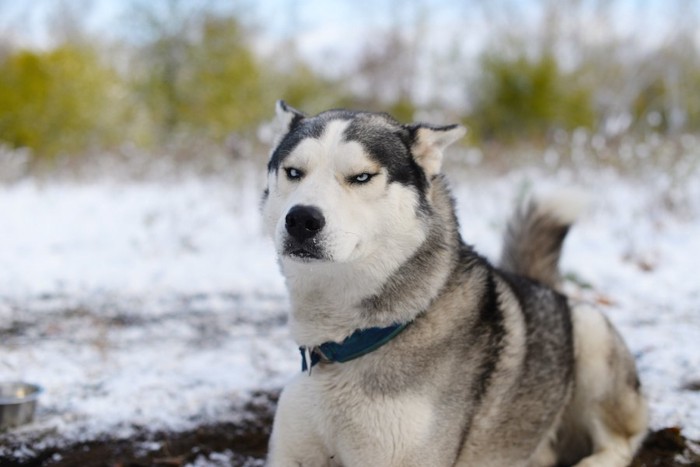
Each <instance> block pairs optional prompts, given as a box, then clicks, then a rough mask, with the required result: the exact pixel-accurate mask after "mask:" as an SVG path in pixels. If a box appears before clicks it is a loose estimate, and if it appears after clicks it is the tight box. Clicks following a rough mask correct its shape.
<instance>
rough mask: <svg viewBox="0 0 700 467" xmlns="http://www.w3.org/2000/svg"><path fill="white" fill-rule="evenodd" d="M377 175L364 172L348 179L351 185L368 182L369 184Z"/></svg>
mask: <svg viewBox="0 0 700 467" xmlns="http://www.w3.org/2000/svg"><path fill="white" fill-rule="evenodd" d="M375 175H376V174H371V173H367V172H363V173H361V174H357V175H353V176H351V177H349V178H348V181H349V182H350V183H359V184H362V183H367V182H369V181H370V180H372V177H374V176H375Z"/></svg>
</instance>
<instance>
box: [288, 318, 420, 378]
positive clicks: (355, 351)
mask: <svg viewBox="0 0 700 467" xmlns="http://www.w3.org/2000/svg"><path fill="white" fill-rule="evenodd" d="M409 324H411V322H410V321H409V322H408V323H403V324H394V325H392V326H388V327H386V328H369V329H358V330H357V331H355V332H353V333H352V334H351V335H350V336H348V337H347V338H345V340H343V342H341V343H337V342H325V343H323V344H321V345H318V346H316V347H299V351H300V352H301V371H307V370H308V371H309V372H311V368H313V367H314V366H315V365H316V364H317V363H320V362H323V363H334V362H339V363H345V362H349V361H350V360H354V359H356V358H359V357H362V356H363V355H366V354H368V353H370V352H373V351H375V350H377V349H378V348H379V347H381V346H383V345H384V344H386V343H387V342H389V341H390V340H392V339H393V338H394V337H396V336H398V335H399V334H400V333H401V331H403V330H404V329H406V327H407V326H408V325H409ZM307 354H308V361H307ZM309 363H310V366H309Z"/></svg>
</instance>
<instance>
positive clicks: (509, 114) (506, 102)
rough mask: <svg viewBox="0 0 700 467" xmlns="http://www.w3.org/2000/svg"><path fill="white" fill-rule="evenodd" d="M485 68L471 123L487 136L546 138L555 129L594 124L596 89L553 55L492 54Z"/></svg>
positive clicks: (474, 91)
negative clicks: (593, 92)
mask: <svg viewBox="0 0 700 467" xmlns="http://www.w3.org/2000/svg"><path fill="white" fill-rule="evenodd" d="M481 66H482V74H481V76H480V79H479V80H477V82H476V85H475V86H474V88H473V89H472V95H473V96H474V98H475V102H474V107H473V111H472V113H471V115H470V117H469V124H470V126H471V127H472V129H474V130H475V132H476V133H477V135H478V136H479V137H481V138H482V139H487V140H491V139H499V140H506V141H513V140H515V139H519V138H523V139H524V138H527V139H543V138H546V137H547V135H548V134H549V133H550V132H551V131H552V130H554V129H565V130H573V129H575V128H578V127H587V128H590V127H592V126H593V124H594V112H593V107H592V103H591V102H592V99H591V91H590V90H589V89H587V88H586V87H584V86H581V85H579V84H578V83H577V80H576V79H575V76H574V75H572V74H566V73H564V72H562V71H561V69H560V68H559V64H558V62H557V60H556V58H555V57H554V56H553V55H552V54H548V53H545V54H543V55H542V56H541V57H538V58H535V59H532V58H530V57H528V56H527V55H525V54H524V53H520V54H518V55H517V56H515V57H514V58H510V57H507V56H505V55H497V54H493V53H487V54H485V55H484V56H483V57H482V60H481Z"/></svg>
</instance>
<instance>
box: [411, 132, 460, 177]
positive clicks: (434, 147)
mask: <svg viewBox="0 0 700 467" xmlns="http://www.w3.org/2000/svg"><path fill="white" fill-rule="evenodd" d="M408 131H409V132H410V134H411V139H412V143H411V152H412V153H413V158H414V159H415V161H416V163H418V165H420V166H421V167H422V168H423V170H424V171H425V174H426V175H427V176H428V178H431V177H432V176H433V175H437V174H438V173H439V172H440V169H441V167H442V151H443V150H444V149H445V148H446V147H447V146H449V145H450V144H452V143H454V142H455V141H457V140H458V139H459V138H461V137H462V136H464V135H465V134H466V133H467V129H466V128H464V127H463V126H462V125H446V126H434V125H428V124H425V123H414V124H412V125H409V126H408Z"/></svg>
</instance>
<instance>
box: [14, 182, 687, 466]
mask: <svg viewBox="0 0 700 467" xmlns="http://www.w3.org/2000/svg"><path fill="white" fill-rule="evenodd" d="M450 178H451V179H452V185H453V187H454V192H455V196H456V198H457V202H458V211H459V217H460V220H461V226H462V233H463V235H464V237H465V239H466V240H467V241H468V242H469V243H472V244H474V245H475V246H476V248H477V249H478V250H479V251H481V252H482V253H484V254H486V255H487V256H489V257H491V258H496V257H497V254H498V249H499V246H500V237H501V231H502V228H503V225H504V222H505V220H506V217H507V215H508V213H509V212H510V210H511V207H512V202H513V201H514V200H515V199H516V198H517V196H519V194H520V193H522V191H523V190H524V189H528V187H530V186H533V185H535V184H537V185H541V184H544V185H546V186H551V187H556V186H568V185H571V184H577V185H579V186H581V187H583V188H584V189H586V190H587V191H589V192H590V193H591V196H592V200H593V202H592V206H591V209H590V211H589V212H588V213H587V214H586V215H585V216H584V217H583V218H582V219H581V221H580V223H579V224H578V225H577V226H576V227H575V228H574V229H573V230H572V232H571V235H570V237H569V239H568V240H567V244H566V246H565V255H564V258H563V269H564V271H565V273H566V274H567V276H568V277H570V278H571V279H570V280H569V282H568V283H567V288H568V290H569V291H570V292H571V293H572V294H574V295H576V296H577V297H580V298H583V299H587V300H592V301H595V302H597V303H598V304H599V305H600V306H601V307H602V308H603V309H604V310H605V311H606V312H607V314H608V315H609V316H610V317H611V318H612V320H613V321H614V322H615V323H616V324H617V326H618V327H619V329H620V330H621V333H622V334H623V336H624V337H625V339H626V340H627V342H628V344H629V345H630V347H631V348H632V350H633V352H634V354H635V356H636V357H637V362H638V365H639V368H640V372H641V379H642V384H643V385H644V387H645V390H646V392H647V394H648V395H649V399H650V402H651V416H652V424H653V427H655V428H660V427H664V426H669V425H679V426H681V427H683V430H684V433H685V434H686V435H687V436H689V437H691V438H695V439H698V438H700V392H698V391H697V387H696V390H695V391H693V390H690V387H691V386H697V385H698V384H699V383H700V274H698V272H697V269H696V267H697V264H698V262H699V261H700V183H698V181H700V180H698V178H699V177H695V178H694V180H695V182H692V181H689V182H687V183H683V184H680V185H679V184H677V183H675V182H673V181H672V180H669V179H667V178H665V177H663V176H658V177H652V178H649V179H647V180H644V181H640V180H636V181H633V180H629V179H625V178H622V177H619V176H617V175H614V174H612V173H606V172H602V173H601V172H590V171H589V172H585V173H574V172H571V171H561V172H559V173H557V174H556V175H553V176H552V175H544V174H543V173H541V172H538V171H536V170H518V171H516V172H513V173H509V174H508V175H495V174H492V173H489V172H486V171H483V170H481V169H477V170H476V173H473V174H469V173H468V172H465V173H462V171H452V172H451V174H450ZM692 178H693V177H690V179H692ZM262 180H263V177H262V174H260V173H258V172H252V173H247V174H240V173H239V174H237V175H236V176H235V177H228V176H210V177H207V178H201V177H195V176H191V177H182V178H179V179H177V180H175V179H171V180H170V181H167V182H153V181H147V182H143V181H142V182H133V181H132V182H125V181H114V180H111V181H110V180H109V179H104V178H102V179H100V180H99V181H94V182H89V183H86V182H82V183H78V182H68V181H48V182H47V181H44V182H37V181H35V180H31V179H29V180H25V181H22V182H19V183H17V184H13V185H6V186H1V187H0V381H2V380H24V381H31V382H36V383H39V384H41V385H42V386H43V387H44V388H45V393H44V394H43V397H42V398H41V406H40V410H39V413H38V419H37V421H36V423H34V424H33V425H30V426H28V427H25V428H22V429H21V430H19V431H18V434H19V435H20V436H25V435H26V436H28V437H32V434H36V433H44V434H46V433H51V435H50V436H44V437H43V439H44V441H43V442H46V443H55V442H57V441H56V440H60V439H64V440H68V441H80V440H89V439H95V438H98V437H101V436H105V435H109V436H111V437H128V436H130V435H131V434H133V433H134V432H135V430H141V429H144V428H145V429H149V430H154V431H155V430H185V429H189V428H192V427H194V426H196V425H198V424H202V423H216V422H224V421H235V420H236V417H237V416H238V415H237V409H238V408H240V407H241V406H242V405H243V404H244V403H245V401H246V399H247V398H248V397H249V394H250V393H251V392H252V391H255V390H258V389H262V390H266V389H274V388H279V387H281V386H282V385H283V384H284V382H285V381H286V380H287V379H288V378H289V377H290V376H291V375H293V374H294V373H295V372H297V371H299V361H298V353H297V351H296V347H295V345H294V343H293V342H292V341H291V339H290V338H289V335H288V331H287V328H286V326H285V319H286V318H285V315H286V310H287V301H286V295H285V294H286V292H285V289H284V283H283V280H282V278H281V276H280V274H279V272H278V269H277V265H276V263H275V258H274V252H273V248H272V244H271V242H270V241H269V240H268V239H266V238H265V237H264V235H263V233H262V229H261V225H260V219H259V215H258V204H259V197H260V189H261V183H262ZM35 447H41V446H35ZM2 449H3V448H2V446H0V453H1V452H2Z"/></svg>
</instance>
